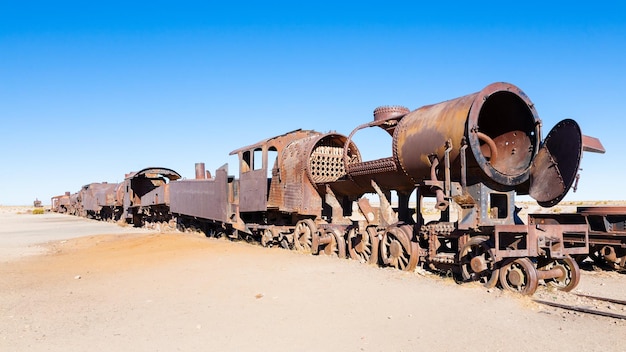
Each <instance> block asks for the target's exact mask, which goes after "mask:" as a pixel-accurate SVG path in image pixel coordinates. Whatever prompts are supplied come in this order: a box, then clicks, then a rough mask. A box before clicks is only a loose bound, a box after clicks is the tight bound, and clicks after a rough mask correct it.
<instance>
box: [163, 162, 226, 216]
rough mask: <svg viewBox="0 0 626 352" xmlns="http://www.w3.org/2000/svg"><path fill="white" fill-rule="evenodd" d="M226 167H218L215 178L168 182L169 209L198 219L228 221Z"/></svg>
mask: <svg viewBox="0 0 626 352" xmlns="http://www.w3.org/2000/svg"><path fill="white" fill-rule="evenodd" d="M228 190H229V187H228V169H226V168H224V167H223V168H220V169H218V170H217V171H216V172H215V178H210V179H198V180H178V181H176V182H172V183H171V184H170V209H171V211H172V213H174V214H184V215H187V216H192V217H196V218H200V219H208V220H213V221H221V222H224V223H227V222H228V218H229V212H228V209H229V206H228V205H229V202H228V198H229V194H228Z"/></svg>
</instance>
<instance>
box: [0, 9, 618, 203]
mask: <svg viewBox="0 0 626 352" xmlns="http://www.w3.org/2000/svg"><path fill="white" fill-rule="evenodd" d="M547 3H550V4H547ZM623 14H624V11H623V9H622V8H621V5H619V3H618V2H615V3H608V2H607V3H603V2H602V1H596V2H593V3H591V4H587V5H573V4H572V3H571V2H564V1H563V2H561V1H558V2H533V1H530V2H528V1H526V2H521V3H520V2H501V1H500V2H491V1H482V2H459V3H454V2H448V3H445V4H444V3H442V4H441V5H438V4H435V2H429V3H428V4H420V3H419V2H408V1H407V2H403V1H386V2H368V1H358V2H351V1H349V2H340V3H336V2H325V1H316V2H311V3H298V2H293V1H290V2H271V1H264V2H242V1H231V2H217V3H213V2H211V1H201V2H200V1H199V2H173V1H150V2H146V3H141V2H116V1H107V2H84V1H81V2H78V1H76V2H63V1H60V2H49V3H38V2H28V3H27V2H9V1H0V118H1V120H0V121H2V124H1V126H2V127H0V131H2V134H1V137H0V149H1V151H2V152H1V153H0V164H1V165H2V175H3V177H2V182H1V185H0V205H21V204H32V201H33V200H34V199H35V198H39V199H41V200H44V202H45V203H47V202H49V199H50V197H51V196H53V195H57V194H61V193H63V192H64V191H71V192H75V191H77V190H78V189H79V188H80V187H81V186H82V185H83V184H87V183H90V182H101V181H108V182H119V181H121V180H122V179H123V178H124V174H125V173H127V172H130V171H136V170H139V169H142V168H144V167H148V166H164V167H170V168H172V169H174V170H177V171H178V172H179V173H181V174H182V175H183V176H186V177H193V175H194V163H196V162H205V163H206V165H207V169H209V170H212V171H213V170H215V169H216V168H218V167H219V166H221V165H223V164H224V163H226V162H228V163H230V165H231V170H236V169H235V165H234V162H235V159H234V158H233V157H229V156H228V153H229V152H230V151H232V150H234V149H237V148H239V147H241V146H244V145H248V144H252V143H254V142H257V141H259V140H261V139H265V138H268V137H272V136H274V135H278V134H282V133H284V132H287V131H290V130H293V129H297V128H303V129H314V130H318V131H322V132H326V131H330V130H334V131H337V132H339V133H342V134H346V135H347V134H349V133H350V132H351V131H352V129H353V128H355V127H356V126H358V125H360V124H362V123H365V122H368V121H370V120H371V119H372V111H373V109H374V108H376V107H377V106H380V105H404V106H407V107H409V108H410V109H416V108H418V107H420V106H423V105H428V104H433V103H438V102H441V101H445V100H448V99H453V98H456V97H459V96H462V95H466V94H469V93H473V92H476V91H479V90H481V89H482V88H483V87H484V86H486V85H488V84H489V83H492V82H496V81H506V82H510V83H513V84H515V85H517V86H519V87H520V88H522V89H523V90H524V91H525V92H526V94H527V95H528V96H529V97H530V99H531V100H532V101H533V102H534V103H535V106H536V108H537V111H538V113H539V115H540V117H541V119H542V121H543V126H544V130H543V131H544V135H545V134H547V132H548V131H549V129H550V128H551V127H552V126H553V125H555V124H556V123H557V122H558V121H559V120H561V119H563V118H573V119H575V120H576V121H577V122H578V123H579V124H580V125H581V128H582V129H583V133H585V134H587V135H592V136H595V137H598V138H600V139H601V140H602V142H603V144H604V146H605V148H606V150H607V152H606V154H604V155H600V154H590V153H586V154H585V155H584V157H583V161H582V168H583V170H582V171H581V180H580V183H579V189H578V192H576V193H571V192H570V194H569V195H568V196H567V198H566V200H604V199H608V200H625V199H626V191H624V190H623V189H621V188H620V187H619V186H620V181H621V178H622V177H623V175H625V174H626V163H625V162H624V157H623V156H622V155H623V151H622V150H623V148H624V146H626V143H625V142H624V139H625V137H624V135H625V131H626V119H625V118H624V114H625V113H624V108H623V103H624V101H625V100H626V94H625V87H626V57H625V53H626V17H624V15H623ZM381 137H382V136H381ZM356 141H357V143H358V147H359V149H360V150H361V152H362V153H363V154H364V156H365V159H367V158H368V156H370V155H371V156H372V157H381V156H389V155H391V150H390V140H389V139H386V138H385V137H382V138H380V139H376V138H374V137H372V138H369V137H368V138H365V140H358V139H357V140H356Z"/></svg>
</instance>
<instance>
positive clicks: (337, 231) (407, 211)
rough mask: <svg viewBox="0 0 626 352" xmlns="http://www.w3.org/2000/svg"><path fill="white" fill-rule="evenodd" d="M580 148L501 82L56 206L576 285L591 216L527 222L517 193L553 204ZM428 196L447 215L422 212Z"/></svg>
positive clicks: (397, 261) (464, 272) (441, 268)
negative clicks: (374, 133) (386, 139)
mask: <svg viewBox="0 0 626 352" xmlns="http://www.w3.org/2000/svg"><path fill="white" fill-rule="evenodd" d="M365 128H381V129H383V130H384V131H386V132H387V133H388V134H389V135H390V136H391V145H390V146H389V156H388V157H385V158H381V159H376V160H362V157H361V154H360V152H359V149H358V148H357V146H356V144H355V143H354V141H353V137H354V135H355V133H357V132H359V131H360V130H363V129H365ZM583 151H592V152H604V149H603V147H602V145H601V143H600V141H599V140H597V139H595V138H592V137H587V136H583V135H582V134H581V131H580V128H579V126H578V124H577V123H576V122H575V121H573V120H569V119H568V120H563V121H561V122H559V123H558V124H557V125H556V126H555V127H554V128H553V129H552V130H551V131H550V132H549V133H548V134H547V136H546V137H545V138H544V139H542V131H541V121H540V120H539V117H538V115H537V112H536V111H535V108H534V105H533V103H532V102H531V101H530V99H529V98H528V97H527V96H526V94H524V92H522V91H521V90H520V89H519V88H518V87H516V86H514V85H512V84H508V83H494V84H491V85H489V86H487V87H485V88H484V89H482V90H481V91H479V92H477V93H474V94H470V95H466V96H463V97H460V98H457V99H453V100H449V101H445V102H442V103H439V104H434V105H428V106H423V107H421V108H419V109H417V110H414V111H409V110H408V109H406V108H404V107H397V106H385V107H379V108H377V109H376V110H375V111H374V120H373V121H371V122H369V123H365V124H363V125H361V126H358V127H357V128H356V129H355V130H354V131H352V132H351V133H350V134H349V135H348V136H345V135H342V134H338V133H319V132H315V131H308V130H296V131H292V132H289V133H286V134H283V135H280V136H276V137H273V138H269V139H266V140H263V141H260V142H258V143H255V144H252V145H249V146H247V147H243V148H240V149H237V150H235V151H233V152H232V153H231V155H237V156H238V159H239V177H238V178H236V177H234V176H231V175H229V173H228V165H227V164H226V165H224V166H222V167H220V168H219V169H217V170H216V172H215V175H210V173H209V172H207V171H206V170H205V168H204V164H202V163H199V164H196V177H195V179H181V177H180V175H179V174H178V173H176V172H175V171H173V170H170V169H166V168H148V169H144V170H141V171H139V172H136V173H132V174H129V175H127V177H126V178H125V180H124V182H122V183H120V184H117V185H108V184H90V185H87V186H85V187H83V189H81V191H80V192H78V194H75V195H71V194H69V193H66V194H65V195H62V196H58V197H54V198H53V200H52V204H53V210H55V209H56V210H57V211H61V212H69V213H74V214H82V215H88V216H91V217H96V218H113V219H118V218H122V219H125V220H126V221H128V222H132V223H134V224H136V225H141V224H142V223H143V222H146V221H147V222H155V221H156V222H169V223H173V222H176V223H177V226H179V227H181V228H187V227H193V228H196V229H200V230H202V231H204V232H205V233H206V234H207V236H213V235H216V236H217V235H224V236H229V237H233V238H240V237H244V238H251V239H255V240H257V241H259V242H260V243H261V244H262V245H263V246H282V247H284V248H293V249H297V250H300V251H306V252H311V253H314V254H318V253H319V254H333V255H337V256H339V257H346V256H349V257H350V258H352V259H355V260H359V261H362V262H366V263H372V264H380V265H384V266H392V267H396V268H399V269H402V270H414V269H415V268H416V267H417V266H418V265H419V266H422V267H424V268H426V269H430V270H434V271H438V272H442V273H454V274H455V276H456V277H457V278H458V279H459V280H461V281H479V282H482V283H483V284H484V285H485V286H488V287H493V286H496V285H497V284H498V283H499V284H500V286H501V287H502V288H504V289H508V290H512V291H516V292H520V293H522V294H533V293H534V292H535V290H536V288H537V286H538V284H539V282H544V283H546V284H549V285H552V286H555V287H557V288H559V289H562V290H566V291H568V290H571V289H573V288H574V287H575V286H576V285H577V284H578V281H579V278H580V270H579V268H578V265H577V263H576V261H575V260H573V259H572V257H575V256H586V255H587V253H588V252H589V225H588V220H587V216H585V215H584V214H581V213H578V214H542V215H531V216H529V218H528V220H527V221H526V223H524V222H523V221H522V220H521V219H519V218H518V217H517V215H516V207H515V204H514V201H515V195H516V194H522V195H524V194H528V195H530V196H531V197H532V198H534V199H535V200H536V201H537V202H538V203H539V204H540V205H542V206H544V207H551V206H554V205H555V204H557V203H559V201H560V200H561V199H562V198H563V197H564V196H565V194H566V193H567V192H568V190H569V189H570V187H572V185H574V183H575V182H576V181H577V173H578V170H579V163H580V160H581V156H582V152H583ZM268 175H269V176H268ZM168 181H175V182H168ZM392 193H393V194H394V196H393V203H394V206H392V197H391V194H392ZM72 198H74V199H72ZM425 198H429V199H432V200H434V204H435V206H436V208H437V209H438V210H439V211H440V217H439V219H436V220H431V221H426V220H425V217H424V216H423V214H422V212H421V210H422V208H423V206H422V204H423V202H424V199H425ZM410 199H415V200H414V201H410ZM396 203H397V204H396ZM451 207H455V210H456V212H455V214H458V215H457V216H456V218H453V217H451ZM622 254H624V253H622ZM624 255H626V254H624Z"/></svg>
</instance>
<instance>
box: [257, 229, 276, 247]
mask: <svg viewBox="0 0 626 352" xmlns="http://www.w3.org/2000/svg"><path fill="white" fill-rule="evenodd" d="M276 238H278V233H277V231H276V228H274V227H270V228H267V229H265V230H263V234H262V235H261V245H262V246H263V247H272V246H273V245H274V242H275V239H276Z"/></svg>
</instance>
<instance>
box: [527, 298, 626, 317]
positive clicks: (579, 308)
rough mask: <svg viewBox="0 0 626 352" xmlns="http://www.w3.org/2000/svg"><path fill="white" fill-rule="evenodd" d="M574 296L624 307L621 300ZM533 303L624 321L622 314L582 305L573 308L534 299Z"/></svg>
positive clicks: (624, 302)
mask: <svg viewBox="0 0 626 352" xmlns="http://www.w3.org/2000/svg"><path fill="white" fill-rule="evenodd" d="M576 296H578V297H584V298H589V299H591V300H595V301H600V302H610V303H615V304H620V305H624V306H626V301H623V300H617V299H611V298H604V297H598V296H590V295H583V294H576ZM534 301H535V302H537V303H539V304H543V305H546V306H550V307H555V308H560V309H564V310H569V311H573V312H580V313H586V314H592V315H599V316H603V317H608V318H614V319H621V320H626V315H624V314H618V313H614V312H608V311H605V310H599V309H593V308H589V307H585V306H582V305H576V306H575V305H570V304H563V303H558V302H552V301H546V300H539V299H535V300H534Z"/></svg>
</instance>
